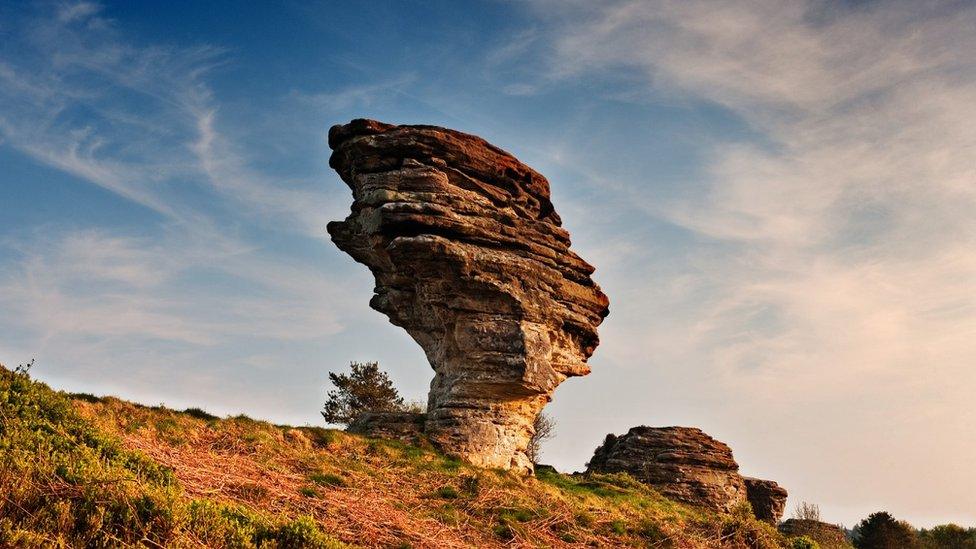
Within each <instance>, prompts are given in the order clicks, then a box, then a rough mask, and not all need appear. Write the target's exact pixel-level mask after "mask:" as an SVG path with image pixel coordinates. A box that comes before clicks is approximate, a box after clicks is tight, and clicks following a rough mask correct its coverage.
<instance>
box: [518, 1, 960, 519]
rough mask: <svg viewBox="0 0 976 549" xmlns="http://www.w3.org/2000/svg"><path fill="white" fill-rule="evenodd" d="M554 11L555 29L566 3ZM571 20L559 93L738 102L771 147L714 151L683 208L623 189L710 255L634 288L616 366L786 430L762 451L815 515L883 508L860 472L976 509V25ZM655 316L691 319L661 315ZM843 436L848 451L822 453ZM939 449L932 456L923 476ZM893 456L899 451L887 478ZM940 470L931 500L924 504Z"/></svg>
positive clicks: (885, 20)
mask: <svg viewBox="0 0 976 549" xmlns="http://www.w3.org/2000/svg"><path fill="white" fill-rule="evenodd" d="M538 4H539V5H538V6H537V7H538V8H539V10H538V13H539V14H540V17H542V18H546V15H545V14H547V13H551V12H550V10H555V7H556V6H555V5H554V4H552V3H550V2H539V3H538ZM550 23H551V26H550V27H548V29H547V32H548V33H549V43H548V44H549V51H550V53H551V57H550V58H549V62H550V65H549V71H548V73H546V74H545V75H544V77H543V78H542V80H541V83H540V85H545V83H546V82H548V83H549V85H558V83H559V82H560V81H565V79H574V78H582V79H586V78H592V77H594V76H598V75H602V74H605V73H607V72H608V71H610V70H621V69H623V70H626V71H631V72H635V73H637V74H640V75H642V76H643V78H644V79H643V86H644V90H645V96H657V97H660V96H661V94H665V95H670V96H686V97H691V98H694V99H696V100H704V101H709V102H713V103H716V104H719V105H721V106H723V107H724V108H726V109H729V110H730V111H731V112H733V113H735V115H737V116H738V117H740V118H741V119H742V120H743V121H744V122H745V123H747V124H748V125H749V126H750V127H751V128H752V129H753V130H754V131H755V132H756V133H757V134H758V135H759V136H761V139H760V140H748V141H745V140H743V141H741V142H735V143H724V144H719V145H717V146H713V147H712V149H711V152H710V154H709V156H708V157H707V161H708V163H707V170H706V177H705V179H704V180H702V181H689V182H688V185H687V187H686V189H687V190H686V192H685V193H683V194H682V195H681V196H680V197H678V198H676V199H669V200H661V199H660V198H659V197H658V196H656V195H652V194H650V192H649V191H648V190H646V189H645V188H643V186H641V185H637V184H636V182H633V183H634V184H631V185H625V187H627V188H625V189H623V190H621V189H620V186H619V185H618V186H615V187H611V188H608V189H607V190H608V192H611V193H620V194H622V195H624V196H625V197H626V198H627V202H628V203H629V204H632V205H639V207H643V208H644V210H645V211H646V212H647V213H648V214H649V215H651V216H654V217H658V218H662V219H666V220H668V221H670V222H673V223H676V224H678V225H680V226H682V227H685V228H686V229H688V230H690V231H692V232H693V233H695V234H696V235H697V236H698V237H704V238H706V239H707V240H706V242H708V243H709V246H711V247H710V248H705V247H701V248H699V249H698V251H697V253H695V252H692V255H693V256H695V257H697V259H696V260H694V262H693V263H691V264H689V265H688V266H687V267H686V269H687V274H686V275H685V276H683V277H682V278H681V280H683V281H684V282H682V283H681V284H677V285H676V286H672V287H673V292H672V293H670V294H668V292H666V291H665V292H663V293H662V292H661V291H654V292H644V293H641V292H637V291H636V288H638V287H640V286H641V285H646V284H648V281H647V279H646V278H641V277H638V276H634V277H633V278H632V280H631V281H630V284H636V285H637V286H636V287H635V288H634V289H635V291H634V297H635V298H637V299H638V300H639V302H638V303H636V304H635V303H634V302H632V301H630V302H627V303H624V304H622V305H621V306H620V307H618V308H617V309H614V306H613V305H611V310H614V311H615V312H617V314H620V313H621V312H623V314H625V315H630V316H628V317H627V322H629V323H630V324H629V325H628V326H626V327H623V328H620V327H614V328H611V329H612V330H614V331H618V330H622V332H621V333H622V334H627V335H628V336H629V340H630V341H633V342H634V343H633V344H632V345H630V346H627V347H626V348H622V349H610V350H603V349H601V352H607V353H609V354H610V355H611V356H612V357H617V358H616V359H615V360H619V361H621V362H623V361H625V360H629V361H634V360H637V361H639V360H645V361H647V360H650V361H652V362H653V363H655V364H657V365H658V367H660V368H662V369H664V371H661V372H660V373H659V374H658V375H657V376H656V377H658V378H661V379H669V380H670V379H673V378H674V376H675V375H676V374H674V373H671V372H668V371H666V370H667V369H668V368H675V367H676V368H683V367H692V368H695V369H696V370H699V369H704V370H706V371H707V372H709V374H708V379H706V380H705V381H704V384H705V385H704V386H701V387H699V388H698V390H700V391H704V392H709V393H711V392H714V393H716V394H724V395H725V396H724V397H721V398H722V399H723V400H724V401H725V402H727V403H728V404H729V405H730V406H733V407H735V411H734V412H733V414H734V415H735V417H736V418H737V421H739V422H740V423H745V422H750V421H757V420H761V421H763V422H765V423H766V424H767V426H774V427H771V428H774V429H775V431H774V432H775V437H776V441H775V442H773V441H768V442H756V441H752V442H751V446H752V447H753V448H756V449H759V448H762V450H763V451H764V452H769V453H771V455H774V456H779V457H780V458H782V459H786V457H787V456H788V455H789V456H791V458H792V457H795V456H792V454H794V453H795V452H793V451H792V450H787V449H785V448H784V447H785V446H797V445H798V446H799V447H800V448H806V449H807V451H808V453H807V454H806V455H802V453H801V455H800V456H799V457H798V458H796V459H798V461H796V462H794V463H791V468H789V469H792V473H790V474H792V475H793V477H792V478H789V477H788V478H785V479H782V480H784V481H787V483H788V484H789V483H790V482H791V481H792V483H793V487H794V488H796V489H797V492H798V493H799V495H800V496H801V497H804V496H806V495H808V496H813V495H816V496H817V497H822V498H823V499H822V500H821V501H822V502H824V503H828V504H829V503H833V504H835V505H836V506H837V508H848V507H856V506H857V505H862V506H863V505H865V499H864V493H863V491H860V490H859V489H858V487H857V484H856V483H855V482H854V479H855V478H858V477H859V476H861V477H863V478H864V479H867V482H870V483H871V484H872V485H873V486H874V488H875V489H876V492H875V494H874V495H876V496H877V497H879V498H883V499H884V501H885V502H886V503H885V504H886V505H891V506H892V508H893V510H895V511H902V512H905V513H914V514H915V516H923V515H924V516H926V517H931V516H932V514H933V513H938V512H944V513H943V514H944V515H947V516H956V517H958V516H966V513H967V512H970V513H971V509H973V508H976V499H973V495H972V494H973V491H972V490H971V488H972V487H974V486H976V476H973V473H972V471H971V470H968V471H967V470H966V469H965V467H964V466H963V464H964V463H971V462H972V461H973V460H976V442H973V441H972V440H968V441H960V440H959V436H960V435H961V434H962V433H964V432H967V431H968V430H969V426H970V425H971V423H972V420H973V413H972V412H971V411H970V410H971V406H970V405H969V404H968V402H969V400H970V395H969V392H970V391H969V389H968V388H969V387H972V386H973V385H974V384H976V371H974V370H972V368H971V365H972V364H974V363H976V342H974V340H973V338H972V334H974V333H976V291H974V290H976V252H974V251H973V250H976V217H974V216H973V215H972V212H973V211H976V165H974V164H973V160H972V159H973V158H974V157H976V154H974V153H976V126H974V125H973V124H972V122H971V121H972V120H974V119H976V57H973V56H972V54H971V52H972V51H976V34H974V33H973V32H972V29H973V28H974V26H976V9H974V8H973V7H972V6H970V5H962V4H949V3H939V2H931V3H925V4H922V5H920V4H918V3H913V2H884V3H874V4H867V5H863V6H859V7H851V8H842V7H840V6H839V5H831V4H827V3H819V2H799V1H794V2H736V3H715V2H694V1H692V2H688V1H680V2H669V1H661V2H617V3H611V4H591V3H578V4H576V5H575V7H574V8H573V10H571V12H570V15H568V16H567V15H566V14H565V12H564V13H563V16H562V17H560V18H552V19H551V20H550ZM553 82H554V83H555V84H553ZM655 94H656V95H655ZM618 97H619V96H618ZM716 245H718V246H721V247H722V248H721V249H722V250H723V251H722V252H715V251H714V250H715V248H714V246H716ZM603 271H604V272H605V270H603ZM605 276H606V275H605ZM665 282H668V281H665ZM670 282H678V280H676V279H671V280H670ZM689 282H690V284H691V289H690V290H689V287H688V284H687V283H689ZM614 297H615V296H613V295H612V296H611V298H612V299H611V301H612V302H613V301H614V299H613V298H614ZM619 299H620V298H619V296H618V297H617V303H620V301H619ZM669 303H670V304H671V305H672V306H673V308H668V307H667V306H666V305H667V304H669ZM655 311H662V312H665V311H666V312H670V313H671V314H672V315H673V316H671V317H669V318H666V319H662V320H656V319H647V318H641V315H648V314H651V315H656V314H657V313H655ZM611 323H612V319H611ZM617 339H618V340H619V339H620V338H617ZM662 357H667V358H668V359H671V360H667V359H665V360H662ZM685 365H687V366H685ZM652 377H655V376H652ZM690 381H691V378H690V377H686V378H685V379H684V382H685V383H689V382H690ZM696 381H701V380H696ZM797 406H804V407H806V408H804V409H803V410H801V411H797V410H795V407H797ZM825 407H830V408H831V409H830V410H829V411H828V412H826V413H825V411H824V408H825ZM665 421H666V420H665ZM797 425H802V426H803V427H802V428H800V429H796V427H797ZM747 427H748V426H745V425H744V426H743V427H742V431H743V432H745V433H747V432H748V428H747ZM919 430H922V431H924V432H925V434H924V435H922V434H919ZM766 432H769V431H768V429H767V431H766ZM745 436H748V435H745ZM824 437H829V438H830V439H831V440H829V442H826V446H824V447H820V446H818V447H817V448H823V450H824V452H827V455H824V454H823V453H820V452H818V450H817V449H815V448H814V447H812V446H811V444H815V443H813V442H811V441H812V440H820V441H823V440H825V439H824ZM923 439H924V440H925V441H927V443H928V444H932V445H933V446H934V447H933V448H932V449H933V454H931V455H929V456H928V457H922V458H917V459H916V457H915V454H916V445H918V444H919V441H920V440H923ZM872 444H875V445H876V446H874V448H875V450H872V449H871V448H872V447H871V445H872ZM845 446H847V448H846V450H845ZM940 446H944V448H943V449H939V447H940ZM882 447H883V448H884V449H885V451H886V452H890V453H891V454H894V455H888V456H886V457H887V458H888V459H889V460H890V463H889V464H888V466H885V467H875V466H873V465H872V463H873V462H872V460H873V459H884V458H882V456H881V455H879V453H878V452H877V451H876V449H877V448H882ZM747 450H748V448H747ZM849 451H856V452H863V457H862V458H861V459H858V460H856V461H854V462H853V463H852V462H850V461H849V460H847V459H846V458H841V457H840V456H847V455H849ZM898 456H903V457H904V459H898ZM815 460H821V463H814V461H815ZM770 461H775V459H774V458H770ZM825 464H827V465H825ZM919 466H923V467H926V468H927V469H928V473H927V476H928V482H929V484H928V485H927V486H924V487H912V488H909V487H908V486H907V485H905V484H904V482H903V479H904V478H906V476H910V475H913V474H914V475H917V474H918V470H917V469H915V468H916V467H919ZM831 467H833V468H834V469H831ZM825 468H826V469H829V471H824V470H823V469H825ZM786 469H787V468H784V470H786ZM814 470H820V471H821V472H823V474H824V475H832V476H833V477H834V478H830V479H828V480H824V478H823V477H821V476H816V475H807V472H808V471H814ZM950 471H951V472H950ZM808 479H811V480H808ZM812 479H816V480H812ZM817 483H819V488H818V485H817ZM960 483H961V484H963V485H967V486H969V487H970V490H969V491H968V492H967V491H962V492H960V491H959V490H956V489H955V488H954V486H958V485H959V484H960ZM919 490H922V491H923V492H924V494H920V493H919ZM945 494H952V496H953V497H955V498H956V499H951V498H942V499H941V500H940V497H941V496H942V495H945ZM828 498H830V501H828ZM967 509H968V510H969V511H967ZM869 510H870V509H860V511H862V512H863V511H869ZM967 518H968V519H969V520H976V516H968V517H967Z"/></svg>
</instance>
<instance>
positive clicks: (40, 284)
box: [0, 0, 976, 525]
mask: <svg viewBox="0 0 976 549" xmlns="http://www.w3.org/2000/svg"><path fill="white" fill-rule="evenodd" d="M974 30H976V7H974V6H973V5H972V4H971V3H963V2H927V3H915V2H897V1H893V2H878V3H875V2H866V3H846V2H844V3H823V2H773V1H770V2H763V1H758V2H741V3H721V4H715V3H712V2H697V1H684V2H667V1H651V2H607V3H591V2H582V1H581V2H555V1H550V0H532V1H526V2H484V3H475V2H465V3H462V2H446V1H445V2H408V1H398V2H371V3H367V2H357V3H349V2H322V3H310V2H275V3H263V4H262V3H250V4H248V5H241V4H240V3H229V2H228V3H223V2H207V3H202V2H167V3H158V4H157V3H148V2H120V3H116V4H113V3H106V4H94V3H84V2H81V3H78V2H41V3H21V2H8V3H3V4H0V167H2V169H0V216H2V218H3V219H4V223H2V224H0V312H2V314H0V360H2V361H4V362H5V363H8V364H14V363H17V362H23V361H25V360H27V359H29V358H30V357H36V358H37V360H38V366H37V367H36V370H35V372H36V375H37V376H38V377H39V378H40V379H43V380H45V381H48V382H50V383H51V384H52V385H54V386H56V387H61V388H66V389H69V390H74V391H91V392H95V393H111V394H116V395H119V396H122V397H125V398H131V399H135V400H138V401H141V402H146V403H159V402H163V403H166V404H168V405H171V406H177V407H181V406H201V407H204V408H207V409H209V410H211V411H213V412H217V413H238V412H246V413H248V414H251V415H254V416H258V417H263V418H268V419H272V420H275V421H281V422H289V423H296V424H303V423H313V424H314V423H318V422H319V416H318V409H319V408H320V406H321V402H322V400H323V397H324V391H325V389H326V387H325V385H326V373H327V372H328V371H329V370H330V369H338V368H342V367H344V365H345V364H347V363H348V362H349V361H350V360H379V361H380V362H381V364H382V365H383V366H384V367H385V368H387V369H388V370H390V372H391V373H392V376H393V377H394V379H395V381H396V383H397V385H398V386H399V387H400V388H401V391H402V392H403V393H404V394H405V395H406V396H407V397H408V398H411V399H422V398H424V397H425V395H426V389H427V385H428V383H429V381H430V379H431V377H432V372H431V370H430V368H429V366H428V365H427V364H426V361H425V359H424V356H423V354H422V352H421V350H420V349H419V347H417V346H416V345H415V344H414V343H413V342H412V341H411V340H410V339H409V338H408V337H407V336H406V334H405V333H403V332H402V331H401V330H399V329H397V328H395V327H393V326H391V325H389V324H388V323H387V322H386V319H385V318H384V317H383V316H381V315H380V314H378V313H375V312H373V311H371V310H370V309H369V308H368V306H367V303H368V300H369V296H370V294H371V291H372V278H371V276H370V275H369V273H368V271H367V270H366V269H365V268H363V267H362V266H360V265H357V264H355V263H353V262H352V260H351V259H349V258H348V257H346V256H345V255H344V254H342V253H341V252H339V251H338V250H337V249H336V248H335V247H334V246H333V245H332V244H331V242H329V241H328V238H327V235H326V233H325V230H324V229H325V225H326V223H327V222H328V221H330V220H335V219H341V218H343V217H345V215H346V214H347V212H348V208H349V204H350V201H351V197H350V196H349V192H348V189H347V188H346V187H345V185H344V184H342V183H341V181H339V179H338V177H337V176H336V175H335V174H334V173H332V172H331V171H330V170H329V168H328V165H327V159H328V154H329V151H328V147H327V144H326V138H325V137H326V132H327V130H328V127H329V126H330V125H332V124H335V123H340V122H346V121H348V120H349V119H352V118H356V117H371V118H377V119H380V120H383V121H387V122H397V123H427V124H438V125H444V126H449V127H452V128H456V129H459V130H463V131H467V132H471V133H475V134H478V135H481V136H483V137H485V138H486V139H488V140H489V141H491V142H493V143H495V144H497V145H499V146H501V147H503V148H505V149H506V150H509V151H510V152H512V153H514V154H515V155H516V156H518V157H519V158H520V159H521V160H523V161H524V162H526V163H528V164H529V165H531V166H533V167H534V168H536V169H537V170H539V171H540V172H542V173H543V174H545V175H546V176H547V177H548V178H549V180H550V182H551V184H552V190H553V199H554V202H555V205H556V207H557V209H558V211H559V212H560V214H561V216H562V217H563V219H564V222H565V225H566V227H567V228H568V229H569V230H570V232H571V233H572V235H573V240H574V248H575V249H576V250H577V251H578V252H579V253H580V255H582V256H583V257H584V258H586V259H587V260H589V261H590V262H591V263H593V264H594V265H595V266H596V267H597V272H596V275H595V277H596V279H597V281H598V282H599V283H600V284H601V285H602V286H603V288H604V290H605V291H606V293H607V294H608V295H609V296H610V299H611V315H610V317H609V318H608V319H607V321H606V322H605V324H604V325H603V327H602V328H601V336H602V341H603V342H602V344H601V346H600V348H599V349H598V350H597V353H596V354H595V355H594V357H593V359H592V360H591V364H592V366H593V373H592V374H591V375H590V376H588V377H586V378H581V379H573V380H570V381H568V382H567V383H565V384H564V385H563V386H561V387H560V388H559V389H558V391H557V392H556V395H555V399H554V401H553V403H552V404H551V405H550V406H549V408H547V410H548V411H549V412H550V413H551V414H552V415H553V416H555V418H556V419H557V421H558V422H559V429H558V436H557V438H556V439H555V440H553V441H551V442H550V443H549V444H548V445H547V446H546V448H545V459H546V460H548V461H551V462H553V463H554V464H556V465H557V466H559V467H560V468H563V469H565V470H573V469H579V468H581V467H582V465H583V464H584V463H585V461H586V460H587V459H588V458H589V456H590V455H591V453H592V450H593V449H594V448H595V447H596V446H597V445H598V444H599V442H600V441H601V440H602V438H603V436H604V435H605V434H606V433H608V432H617V433H620V432H623V431H625V430H626V429H627V428H629V427H630V426H633V425H638V424H647V425H694V426H699V427H701V428H703V429H704V430H705V431H706V432H708V433H710V434H712V435H713V436H715V437H716V438H718V439H720V440H723V441H725V442H727V443H729V444H730V445H731V446H732V448H733V449H734V451H735V454H736V457H737V458H738V460H739V462H740V463H741V464H742V467H743V470H744V472H745V473H747V474H752V475H756V476H761V477H764V478H773V479H776V480H778V481H779V482H780V483H781V484H783V485H784V486H786V487H787V488H788V489H789V490H790V493H791V505H792V503H796V502H799V501H810V502H815V503H819V504H820V506H821V508H822V510H823V513H824V516H825V517H826V518H827V519H828V520H832V521H839V522H845V523H846V524H848V525H851V524H853V523H854V522H855V521H856V520H858V519H859V518H861V517H863V516H865V515H866V514H867V513H869V512H872V511H875V510H878V509H882V508H883V509H887V510H889V511H891V512H892V513H894V514H896V515H897V516H899V517H903V518H906V519H909V520H911V521H913V522H915V523H916V524H919V525H926V524H934V523H938V522H945V521H949V520H955V521H959V522H965V523H969V524H973V523H976V515H974V514H973V513H974V511H973V510H974V509H976V470H974V469H973V468H972V466H971V464H972V463H973V462H974V461H976V434H974V431H973V429H972V425H973V424H974V421H976V414H974V412H973V406H972V388H973V387H974V386H976V371H974V370H973V368H972V365H973V364H974V363H976V338H974V337H973V334H976V291H974V290H976V253H974V252H973V250H974V249H976V248H974V244H976V219H974V217H973V215H972V212H973V211H974V206H976V165H974V164H973V160H972V159H973V158H974V157H976V126H974V125H973V124H972V120H974V119H976V58H974V57H973V56H972V54H971V52H972V51H976V32H974Z"/></svg>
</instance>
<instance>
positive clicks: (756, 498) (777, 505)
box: [742, 477, 787, 525]
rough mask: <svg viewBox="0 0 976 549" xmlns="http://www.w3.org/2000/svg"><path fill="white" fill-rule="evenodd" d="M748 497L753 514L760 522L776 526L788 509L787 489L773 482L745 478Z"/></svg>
mask: <svg viewBox="0 0 976 549" xmlns="http://www.w3.org/2000/svg"><path fill="white" fill-rule="evenodd" d="M742 480H744V481H745V483H746V497H747V498H748V499H749V504H750V505H752V512H753V514H754V515H756V518H757V519H759V520H764V521H766V522H768V523H770V524H773V525H775V524H776V523H777V522H778V521H779V519H780V517H782V516H783V510H784V509H786V496H787V494H786V489H785V488H783V487H782V486H780V485H779V484H777V483H776V482H775V481H772V480H762V479H758V478H752V477H743V479H742Z"/></svg>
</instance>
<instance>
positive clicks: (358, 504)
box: [0, 368, 786, 549]
mask: <svg viewBox="0 0 976 549" xmlns="http://www.w3.org/2000/svg"><path fill="white" fill-rule="evenodd" d="M0 435H2V436H0V545H3V546H13V547H96V546H97V547H106V546H110V547H116V546H118V547H228V548H229V547H255V548H256V547H262V548H267V549H273V548H286V547H287V548H291V547H310V548H311V547H314V548H321V549H339V548H341V547H346V546H347V545H355V546H365V547H414V548H427V547H431V548H434V547H436V548H442V547H445V548H450V547H488V548H492V547H580V546H588V547H662V548H664V547H668V548H674V549H685V548H687V549H697V548H706V547H709V548H710V547H743V548H745V547H749V548H756V549H765V548H773V547H783V546H785V545H784V544H785V543H786V541H785V540H784V539H783V538H782V537H781V536H779V535H778V534H777V533H776V532H775V531H774V530H773V529H772V528H771V527H769V526H767V525H764V524H762V523H759V522H757V521H756V520H755V519H753V518H751V513H749V512H748V510H747V509H744V510H741V511H740V512H738V513H735V514H733V515H716V514H713V513H707V512H704V511H700V510H695V509H691V508H688V507H685V506H682V505H678V504H676V503H674V502H671V501H669V500H667V499H665V498H664V497H662V496H661V495H660V494H658V493H657V492H655V491H653V490H651V489H649V488H648V487H646V486H644V485H642V484H640V483H638V482H636V481H634V480H633V479H632V478H630V477H629V476H626V475H593V476H573V475H563V474H559V473H556V472H555V471H551V470H540V471H538V474H537V477H535V478H523V477H519V476H516V475H512V474H509V473H507V472H505V471H495V470H485V469H478V468H475V467H471V466H468V465H465V464H463V463H461V462H459V461H457V460H454V459H451V458H448V457H446V456H444V455H442V454H440V453H438V452H437V451H435V450H434V449H432V448H430V447H426V448H422V447H415V446H406V445H402V444H399V443H395V442H390V441H381V440H370V439H366V438H362V437H359V436H356V435H350V434H346V433H344V432H340V431H333V430H328V429H322V428H313V427H306V428H291V427H285V426H276V425H271V424H269V423H266V422H261V421H254V420H252V419H249V418H246V417H236V418H228V419H218V418H215V417H214V416H211V415H210V414H207V413H206V412H204V411H203V410H199V409H189V410H186V411H184V412H177V411H173V410H168V409H165V408H162V407H152V408H150V407H145V406H139V405H135V404H132V403H128V402H124V401H121V400H118V399H114V398H97V397H93V396H91V395H66V394H64V393H58V392H55V391H52V390H51V389H50V388H48V387H47V386H45V385H44V384H42V383H37V382H34V381H33V380H31V379H30V378H29V376H28V375H27V374H26V372H20V373H18V372H12V371H9V370H6V369H3V368H0Z"/></svg>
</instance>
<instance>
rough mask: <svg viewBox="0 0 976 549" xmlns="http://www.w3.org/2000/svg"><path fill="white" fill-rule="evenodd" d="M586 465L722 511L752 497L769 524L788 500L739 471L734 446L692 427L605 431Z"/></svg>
mask: <svg viewBox="0 0 976 549" xmlns="http://www.w3.org/2000/svg"><path fill="white" fill-rule="evenodd" d="M586 467H587V469H586V471H587V472H588V473H591V472H595V473H620V472H623V473H628V474H630V475H631V476H633V477H634V478H635V479H637V480H639V481H641V482H643V483H645V484H648V485H651V486H653V487H654V488H655V489H656V490H658V491H659V492H661V493H662V494H664V495H665V496H667V497H669V498H671V499H674V500H677V501H680V502H683V503H687V504H690V505H694V506H698V507H706V508H709V509H713V510H716V511H721V512H729V511H731V510H732V509H733V508H734V507H735V506H736V505H738V504H739V503H740V502H742V501H746V500H749V501H750V502H751V501H752V498H753V497H754V498H755V499H756V501H757V502H758V509H754V512H755V513H756V517H757V518H759V519H761V520H769V521H770V522H773V523H775V522H776V521H778V520H779V518H780V516H782V513H783V507H784V506H785V503H786V490H784V489H783V488H781V487H780V486H779V485H778V484H776V483H775V482H772V481H763V480H759V479H752V478H745V477H743V476H742V475H740V474H739V464H738V463H736V462H735V459H734V458H733V457H732V450H731V449H730V448H729V447H728V446H727V445H726V444H724V443H722V442H719V441H717V440H715V439H714V438H712V437H710V436H708V435H707V434H705V433H704V432H702V431H701V429H695V428H693V427H645V426H640V427H634V428H632V429H630V431H628V432H627V434H625V435H621V436H616V435H613V434H610V435H607V438H606V440H604V442H603V444H602V445H601V446H600V447H599V448H597V449H596V452H594V454H593V458H592V459H590V462H589V463H587V466H586ZM750 486H752V492H751V493H750V491H749V487H750ZM780 496H782V499H781V500H780V499H779V498H780Z"/></svg>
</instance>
